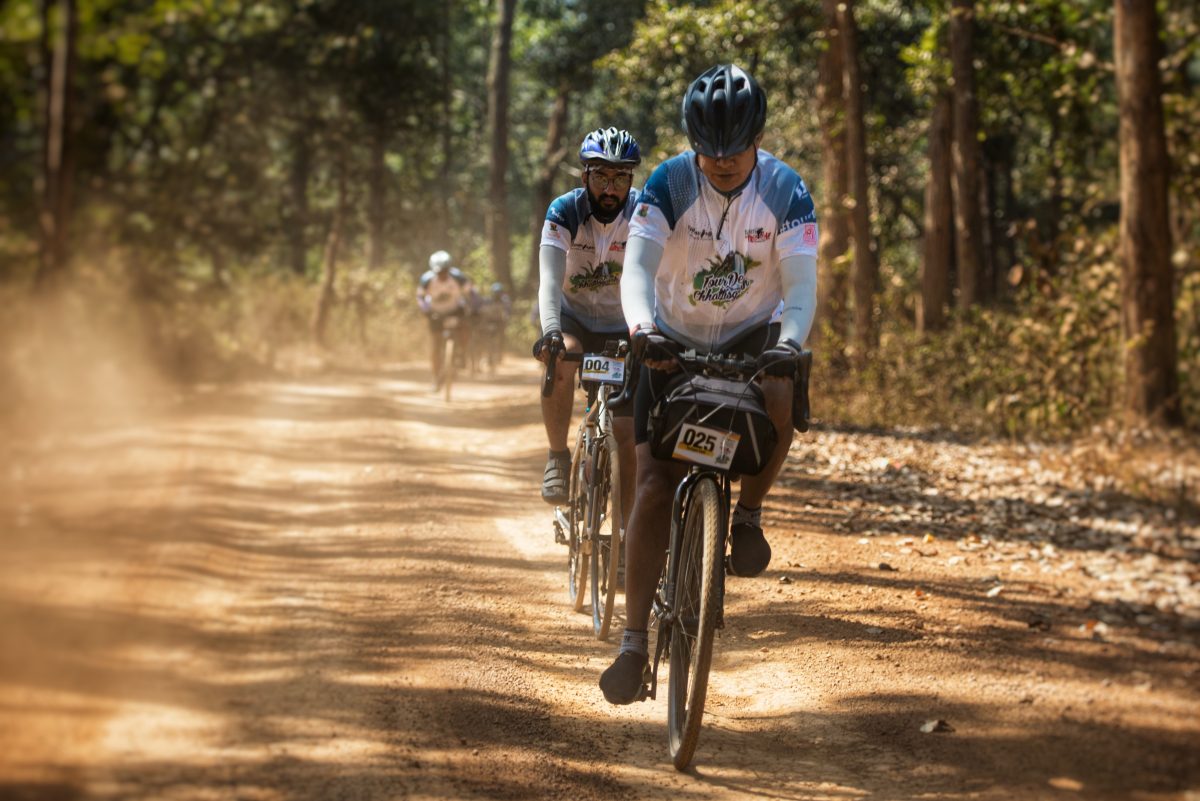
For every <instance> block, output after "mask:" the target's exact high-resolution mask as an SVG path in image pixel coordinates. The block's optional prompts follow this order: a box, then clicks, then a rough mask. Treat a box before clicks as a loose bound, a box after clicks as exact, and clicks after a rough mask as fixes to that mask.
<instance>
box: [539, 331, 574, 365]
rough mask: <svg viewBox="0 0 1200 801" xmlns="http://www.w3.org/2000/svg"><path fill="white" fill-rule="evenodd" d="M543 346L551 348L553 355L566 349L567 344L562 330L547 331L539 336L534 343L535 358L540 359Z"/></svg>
mask: <svg viewBox="0 0 1200 801" xmlns="http://www.w3.org/2000/svg"><path fill="white" fill-rule="evenodd" d="M543 348H549V349H550V355H551V356H555V355H557V354H559V353H562V352H563V351H564V350H566V346H565V345H564V344H563V336H562V331H547V332H546V333H544V334H542V335H541V336H540V337H538V340H537V342H534V343H533V358H535V359H540V358H541V356H542V349H543Z"/></svg>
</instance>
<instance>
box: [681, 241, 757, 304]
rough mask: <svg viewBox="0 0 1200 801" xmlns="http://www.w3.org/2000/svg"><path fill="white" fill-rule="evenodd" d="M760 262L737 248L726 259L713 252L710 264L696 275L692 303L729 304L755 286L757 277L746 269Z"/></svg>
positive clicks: (693, 281) (689, 296)
mask: <svg viewBox="0 0 1200 801" xmlns="http://www.w3.org/2000/svg"><path fill="white" fill-rule="evenodd" d="M759 264H761V262H758V261H755V260H754V259H751V258H748V257H746V256H743V255H742V254H741V253H738V252H737V251H736V250H735V251H732V252H731V253H730V254H729V255H727V256H726V257H725V258H723V259H722V258H719V257H717V256H713V257H712V258H711V259H710V260H709V262H708V266H707V267H706V268H705V269H703V270H700V271H699V272H698V273H696V276H695V278H693V279H692V294H690V295H688V303H690V304H692V305H693V306H696V305H698V304H700V303H711V304H712V305H714V306H716V307H718V308H722V309H723V308H725V307H726V306H728V305H729V304H730V303H731V302H732V301H735V300H737V299H738V298H740V297H741V296H742V295H745V294H746V292H747V291H748V290H749V289H750V287H751V286H753V284H754V279H753V278H747V277H746V273H748V272H750V271H751V270H753V269H754V268H755V267H758V266H759Z"/></svg>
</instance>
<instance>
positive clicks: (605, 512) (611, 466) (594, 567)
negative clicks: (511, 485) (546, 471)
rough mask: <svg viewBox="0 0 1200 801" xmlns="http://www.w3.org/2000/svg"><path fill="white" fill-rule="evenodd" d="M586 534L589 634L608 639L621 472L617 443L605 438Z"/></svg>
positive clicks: (596, 468) (595, 468) (614, 584)
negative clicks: (588, 541) (589, 550)
mask: <svg viewBox="0 0 1200 801" xmlns="http://www.w3.org/2000/svg"><path fill="white" fill-rule="evenodd" d="M592 481H593V484H592V491H591V493H590V494H589V496H588V498H589V502H590V507H591V508H590V509H589V514H588V522H589V525H588V530H589V533H590V534H591V537H592V555H591V573H592V631H594V632H595V634H596V639H598V640H603V639H604V638H606V637H608V629H609V626H610V625H611V624H612V614H613V606H614V605H615V603H616V597H617V570H618V568H619V566H620V563H621V548H622V547H623V545H624V543H623V540H622V537H621V472H620V465H619V462H618V461H617V443H616V441H615V440H614V439H613V438H612V437H611V436H606V437H605V438H604V444H603V446H602V447H600V448H597V449H596V464H595V465H594V466H593V467H592Z"/></svg>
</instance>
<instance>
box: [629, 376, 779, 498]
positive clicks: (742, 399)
mask: <svg viewBox="0 0 1200 801" xmlns="http://www.w3.org/2000/svg"><path fill="white" fill-rule="evenodd" d="M685 424H691V425H692V426H699V427H702V428H703V429H706V430H710V431H717V432H723V433H726V434H728V433H732V434H735V435H737V437H738V439H737V444H736V450H734V452H733V457H732V460H731V461H727V462H724V463H716V464H714V463H712V462H704V463H705V464H708V465H709V466H711V467H716V468H717V469H720V470H726V471H732V472H734V473H741V474H742V475H745V476H753V475H757V474H759V473H761V472H762V470H763V468H764V467H766V466H767V462H769V461H770V459H771V454H772V453H774V451H775V445H776V443H777V442H778V441H779V435H778V433H777V432H776V431H775V425H774V424H773V423H772V422H771V418H770V417H768V416H767V410H766V403H765V400H764V398H763V391H762V388H761V387H759V385H758V384H756V383H755V382H753V381H751V382H750V383H749V384H747V383H745V382H742V381H729V380H726V379H723V378H713V377H710V376H704V375H691V376H689V375H680V376H676V377H675V378H674V379H672V380H671V382H670V383H668V384H667V388H666V391H665V392H664V393H663V394H662V395H661V396H659V398H658V400H657V402H656V403H655V404H654V405H653V406H652V407H651V409H650V418H649V421H648V427H647V428H648V433H649V440H650V452H651V453H652V454H653V455H654V457H655V458H657V459H672V458H675V459H679V460H680V461H689V462H696V461H698V460H697V459H690V458H689V459H681V458H680V457H679V455H678V454H679V451H680V447H679V446H680V437H681V435H685V434H686V432H685ZM686 435H687V436H688V437H692V438H694V437H695V434H694V433H692V434H686ZM718 449H719V446H718ZM718 459H720V457H718Z"/></svg>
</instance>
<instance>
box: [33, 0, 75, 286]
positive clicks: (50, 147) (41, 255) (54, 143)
mask: <svg viewBox="0 0 1200 801" xmlns="http://www.w3.org/2000/svg"><path fill="white" fill-rule="evenodd" d="M57 5H58V17H59V18H58V21H57V22H58V28H57V31H56V32H55V35H54V36H53V41H54V43H53V45H51V44H50V38H51V34H50V23H51V20H50V7H51V6H50V2H49V0H45V1H44V2H43V3H42V31H43V32H42V36H43V42H44V44H43V48H42V49H43V59H44V60H45V87H44V89H43V97H44V99H45V108H44V110H43V112H44V125H43V130H42V176H41V209H40V211H39V214H38V223H39V225H38V228H39V241H38V270H37V273H36V274H35V276H34V285H35V286H36V287H37V288H38V290H39V291H47V290H49V289H51V288H52V287H53V286H54V285H55V284H56V283H58V280H59V278H60V277H61V275H62V274H63V272H64V271H65V270H66V267H67V261H68V258H69V253H68V250H67V235H68V233H69V228H70V223H71V209H72V200H73V195H74V188H75V148H74V135H73V133H74V131H73V129H74V112H75V108H74V106H75V103H74V92H73V90H72V86H73V84H74V82H75V39H76V33H77V30H78V17H77V14H76V8H75V0H60V2H59V3H58V4H57Z"/></svg>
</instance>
